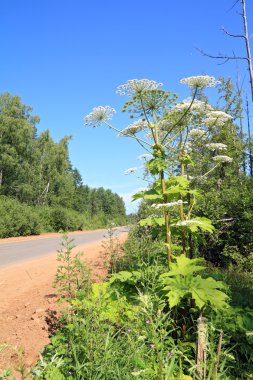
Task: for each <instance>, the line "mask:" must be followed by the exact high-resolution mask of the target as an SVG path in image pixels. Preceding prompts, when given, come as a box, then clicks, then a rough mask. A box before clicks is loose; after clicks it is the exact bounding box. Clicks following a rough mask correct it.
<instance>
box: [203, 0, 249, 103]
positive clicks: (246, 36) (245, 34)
mask: <svg viewBox="0 0 253 380" xmlns="http://www.w3.org/2000/svg"><path fill="white" fill-rule="evenodd" d="M238 2H240V3H241V6H242V13H240V16H241V17H242V20H243V29H244V31H243V34H233V33H229V32H228V31H227V30H226V29H225V28H222V30H223V32H224V33H225V34H226V35H227V36H229V37H233V38H242V39H243V40H244V42H245V48H246V55H245V56H240V55H236V54H235V53H234V52H233V53H232V55H226V54H220V53H219V54H217V55H212V54H208V53H206V52H205V51H204V50H202V49H197V50H198V51H200V53H201V54H202V55H203V56H205V57H209V58H214V59H220V60H223V62H222V64H224V63H226V62H228V61H230V60H244V61H246V62H247V66H248V71H249V81H250V87H251V97H252V102H253V66H252V58H251V50H250V41H249V32H248V21H247V14H246V0H237V1H236V2H235V3H234V5H233V7H234V6H235V4H237V3H238Z"/></svg>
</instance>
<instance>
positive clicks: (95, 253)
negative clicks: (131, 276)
mask: <svg viewBox="0 0 253 380" xmlns="http://www.w3.org/2000/svg"><path fill="white" fill-rule="evenodd" d="M44 237H45V238H46V237H47V236H44ZM126 237H127V233H121V234H120V236H119V240H120V242H122V243H123V242H124V241H125V240H126ZM40 238H43V237H41V236H40ZM26 239H29V238H27V237H26ZM30 239H34V237H30ZM16 240H17V238H15V241H16ZM101 243H102V242H101V241H98V242H96V243H91V244H85V245H82V246H78V247H76V248H75V249H74V251H78V252H80V251H81V252H84V256H83V257H84V259H85V261H86V262H87V263H88V265H89V267H90V268H91V270H92V276H93V278H94V279H95V280H96V281H101V280H102V279H103V278H104V277H105V275H106V268H105V264H104V262H105V258H104V254H103V251H102V246H101ZM57 264H58V263H57V260H56V253H55V254H50V255H48V256H43V257H42V258H39V259H35V260H31V261H26V262H22V263H20V264H16V265H13V266H10V267H5V268H3V269H0V305H1V310H0V370H1V369H4V368H13V369H14V368H15V367H17V366H20V365H22V364H25V365H26V366H27V368H30V367H32V366H33V365H34V364H35V363H36V361H37V360H38V358H39V353H40V351H41V350H42V348H43V347H44V346H45V345H46V344H48V342H49V331H48V324H47V323H46V320H45V319H47V318H48V317H49V316H50V315H51V317H52V316H54V313H55V311H58V310H59V304H57V303H56V298H57V296H56V291H55V289H54V288H53V286H52V283H53V279H54V276H55V273H56V269H57ZM3 345H4V347H3ZM1 346H2V347H1ZM0 373H1V371H0ZM17 379H18V377H17Z"/></svg>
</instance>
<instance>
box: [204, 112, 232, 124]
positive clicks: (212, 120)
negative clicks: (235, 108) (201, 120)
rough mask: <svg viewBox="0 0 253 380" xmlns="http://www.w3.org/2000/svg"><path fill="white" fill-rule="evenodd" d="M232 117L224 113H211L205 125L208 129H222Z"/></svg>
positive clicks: (207, 116)
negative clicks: (214, 127)
mask: <svg viewBox="0 0 253 380" xmlns="http://www.w3.org/2000/svg"><path fill="white" fill-rule="evenodd" d="M231 119H232V116H230V115H228V114H227V113H226V112H223V111H215V110H214V111H210V112H208V113H207V115H206V119H205V125H206V126H207V127H213V126H216V127H222V126H223V125H224V124H225V123H226V122H227V121H229V120H231Z"/></svg>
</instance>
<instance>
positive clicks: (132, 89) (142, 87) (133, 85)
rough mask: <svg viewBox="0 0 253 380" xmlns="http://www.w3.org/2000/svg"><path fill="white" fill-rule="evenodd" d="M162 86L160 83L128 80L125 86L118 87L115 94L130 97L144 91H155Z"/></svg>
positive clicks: (146, 80) (145, 80) (147, 80)
mask: <svg viewBox="0 0 253 380" xmlns="http://www.w3.org/2000/svg"><path fill="white" fill-rule="evenodd" d="M162 85H163V84H162V83H157V82H156V81H154V80H149V79H130V80H128V81H127V82H126V83H125V84H122V85H120V86H118V87H117V91H116V92H117V93H118V94H120V95H126V96H130V97H132V96H135V95H140V94H142V93H143V92H145V91H150V90H156V89H157V88H158V87H160V86H162Z"/></svg>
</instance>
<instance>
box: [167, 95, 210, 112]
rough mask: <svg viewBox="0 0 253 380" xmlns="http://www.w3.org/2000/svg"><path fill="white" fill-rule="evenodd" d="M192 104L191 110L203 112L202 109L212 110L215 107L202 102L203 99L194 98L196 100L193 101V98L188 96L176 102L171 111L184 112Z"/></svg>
mask: <svg viewBox="0 0 253 380" xmlns="http://www.w3.org/2000/svg"><path fill="white" fill-rule="evenodd" d="M191 103H192V105H191ZM190 105H191V108H190V110H191V111H199V112H201V111H211V110H212V109H213V107H212V106H210V104H208V103H205V102H202V101H201V100H197V99H194V101H193V102H192V99H191V98H187V99H185V100H183V101H182V102H181V103H178V104H176V105H175V106H174V107H173V108H172V109H171V110H170V112H171V113H173V112H182V111H183V112H184V111H186V110H187V109H188V108H189V107H190Z"/></svg>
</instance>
